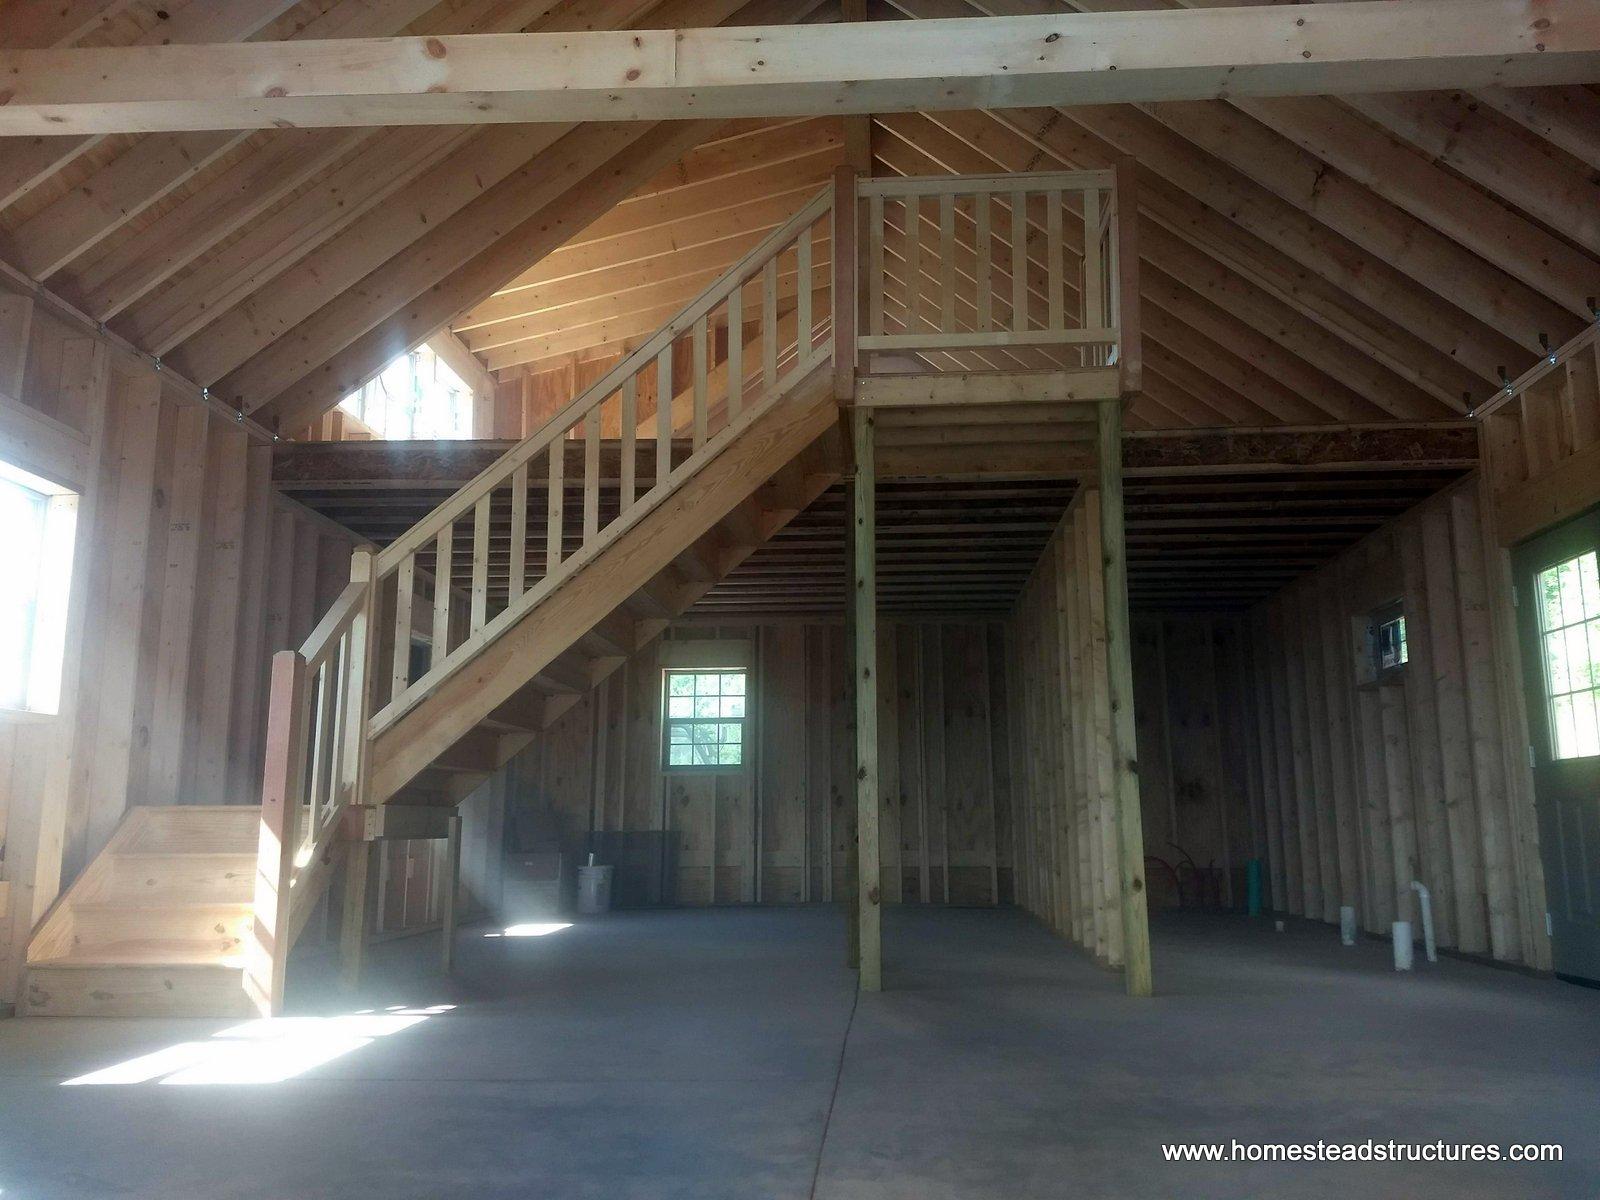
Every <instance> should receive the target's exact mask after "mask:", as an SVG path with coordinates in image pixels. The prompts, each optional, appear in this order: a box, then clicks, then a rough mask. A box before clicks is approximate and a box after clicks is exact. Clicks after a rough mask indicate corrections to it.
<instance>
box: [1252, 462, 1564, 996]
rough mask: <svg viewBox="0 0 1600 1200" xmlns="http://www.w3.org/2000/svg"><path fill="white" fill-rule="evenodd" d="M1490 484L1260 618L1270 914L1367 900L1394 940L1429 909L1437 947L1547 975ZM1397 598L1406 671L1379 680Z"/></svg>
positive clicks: (1373, 928) (1313, 580) (1258, 696)
mask: <svg viewBox="0 0 1600 1200" xmlns="http://www.w3.org/2000/svg"><path fill="white" fill-rule="evenodd" d="M1482 482H1483V481H1482V479H1481V478H1480V477H1478V476H1473V477H1471V478H1469V479H1468V480H1466V481H1463V483H1462V484H1459V485H1456V486H1454V487H1452V488H1450V489H1447V490H1446V491H1445V492H1442V493H1440V494H1439V495H1437V496H1435V497H1433V498H1431V499H1429V500H1428V501H1425V502H1424V503H1423V504H1421V505H1419V506H1418V507H1417V508H1415V509H1413V510H1411V511H1410V512H1409V513H1407V514H1406V515H1404V516H1403V517H1401V518H1399V519H1398V520H1396V521H1394V522H1391V523H1390V524H1389V525H1387V526H1385V527H1384V528H1383V529H1381V530H1379V531H1378V532H1377V533H1375V534H1373V535H1372V536H1370V537H1368V538H1367V539H1366V540H1364V541H1363V542H1361V543H1360V544H1358V545H1357V546H1355V547H1354V548H1352V549H1351V550H1350V551H1348V552H1346V553H1345V554H1343V555H1341V556H1340V557H1339V558H1337V559H1335V560H1334V561H1333V562H1331V563H1329V564H1328V565H1327V566H1325V567H1323V568H1321V569H1320V570H1318V571H1316V572H1314V573H1312V574H1310V575H1308V576H1306V577H1305V578H1303V579H1302V580H1300V581H1298V582H1296V583H1295V584H1293V585H1291V586H1290V587H1289V588H1287V589H1285V590H1284V591H1283V592H1281V593H1280V594H1279V595H1277V596H1276V597H1274V598H1273V599H1272V600H1270V601H1269V602H1267V603H1266V604H1263V605H1261V606H1260V607H1258V608H1257V609H1255V610H1253V611H1252V612H1251V613H1250V615H1249V619H1248V624H1247V626H1246V628H1247V631H1248V637H1247V638H1246V639H1245V640H1244V642H1243V643H1242V646H1241V648H1242V649H1243V650H1244V652H1245V657H1246V658H1247V659H1248V661H1249V667H1250V675H1251V680H1252V691H1253V695H1252V696H1247V697H1246V698H1245V699H1246V704H1247V707H1248V706H1251V705H1252V704H1253V708H1254V714H1255V721H1256V725H1257V735H1256V736H1255V737H1250V738H1246V739H1245V751H1246V754H1247V757H1248V759H1249V781H1250V790H1251V808H1252V811H1253V812H1255V813H1256V814H1257V823H1256V826H1255V828H1254V831H1253V837H1254V838H1255V839H1256V842H1257V845H1258V847H1259V852H1260V853H1262V854H1263V855H1264V857H1265V858H1266V861H1267V862H1268V864H1269V867H1270V870H1269V879H1268V883H1269V887H1270V896H1271V900H1272V903H1273V904H1274V905H1275V906H1276V907H1277V908H1279V909H1281V910H1284V911H1287V912H1290V913H1295V914H1302V915H1305V916H1307V917H1311V918H1313V919H1317V920H1322V921H1330V922H1333V921H1337V920H1338V915H1339V907H1340V906H1341V905H1353V906H1355V908H1356V910H1357V913H1358V914H1359V919H1360V921H1361V924H1362V926H1363V927H1364V928H1365V929H1366V930H1367V931H1368V932H1371V933H1374V934H1380V935H1387V934H1388V932H1389V925H1390V922H1391V921H1393V920H1396V919H1410V920H1412V921H1413V923H1415V921H1416V919H1417V918H1416V912H1415V902H1414V897H1413V894H1412V893H1411V892H1410V891H1409V890H1408V885H1409V884H1410V882H1411V881H1412V880H1413V879H1420V880H1421V881H1422V882H1423V883H1424V884H1425V885H1426V886H1427V887H1428V888H1429V890H1430V892H1431V893H1432V897H1433V909H1434V920H1435V924H1436V927H1437V931H1438V938H1439V944H1440V945H1441V946H1445V947H1450V948H1455V949H1459V950H1461V951H1464V952H1468V953H1473V954H1484V955H1491V956H1493V957H1494V958H1496V959H1499V960H1501V961H1505V962H1513V963H1524V964H1528V965H1532V966H1536V967H1541V968H1548V966H1549V961H1550V960H1549V942H1548V939H1547V937H1546V935H1545V929H1544V917H1543V913H1544V907H1545V903H1544V879H1543V871H1542V868H1541V865H1540V860H1539V849H1538V844H1537V829H1536V825H1535V821H1534V813H1533V807H1532V803H1531V787H1530V786H1529V784H1528V782H1527V779H1526V775H1527V768H1526V763H1525V761H1524V759H1523V755H1522V748H1523V746H1524V745H1525V744H1526V734H1525V732H1523V731H1522V730H1523V727H1522V726H1521V725H1520V724H1519V722H1518V720H1517V719H1516V713H1517V711H1518V710H1517V708H1516V704H1517V702H1518V698H1519V697H1518V692H1519V689H1518V688H1517V687H1516V686H1515V684H1514V680H1515V674H1514V673H1513V672H1512V670H1511V668H1510V666H1509V664H1508V661H1507V658H1506V650H1507V648H1508V647H1507V645H1506V638H1507V637H1508V636H1509V632H1510V631H1509V630H1506V629H1503V628H1501V627H1499V626H1498V623H1497V621H1496V616H1495V605H1496V593H1497V589H1498V587H1499V584H1498V581H1496V580H1495V578H1494V576H1493V573H1492V571H1491V566H1490V562H1489V559H1488V557H1487V554H1486V545H1485V543H1486V538H1485V524H1484V521H1483V519H1482V512H1483V507H1484V503H1483V497H1482V495H1481V484H1482ZM1396 600H1398V601H1400V603H1401V606H1402V610H1403V612H1404V615H1405V618H1406V626H1407V638H1408V642H1409V647H1410V661H1409V663H1408V664H1407V665H1406V666H1405V667H1404V668H1402V669H1401V670H1399V671H1398V672H1395V673H1393V674H1386V675H1384V676H1382V677H1381V678H1377V677H1374V673H1373V672H1372V671H1370V670H1369V669H1368V664H1369V663H1370V654H1369V650H1368V646H1367V636H1368V635H1367V628H1368V625H1369V623H1370V616H1371V614H1372V613H1373V611H1374V610H1375V609H1377V608H1379V607H1381V606H1383V605H1385V604H1390V603H1392V602H1394V601H1396Z"/></svg>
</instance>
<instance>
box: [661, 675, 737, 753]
mask: <svg viewBox="0 0 1600 1200" xmlns="http://www.w3.org/2000/svg"><path fill="white" fill-rule="evenodd" d="M666 699H667V711H666V721H665V730H664V733H665V736H664V738H663V742H664V751H665V760H666V765H667V766H668V767H669V768H672V767H675V768H679V769H688V770H694V769H697V768H705V767H737V766H742V765H743V764H744V722H745V673H744V672H743V671H722V670H718V671H708V670H699V671H668V672H667V687H666Z"/></svg>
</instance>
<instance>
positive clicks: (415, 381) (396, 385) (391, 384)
mask: <svg viewBox="0 0 1600 1200" xmlns="http://www.w3.org/2000/svg"><path fill="white" fill-rule="evenodd" d="M339 407H340V408H342V409H344V410H345V412H347V413H349V414H350V415H351V416H353V417H355V418H356V419H357V420H359V421H360V422H361V423H362V424H363V425H365V426H367V427H368V428H369V429H371V430H372V432H373V433H374V434H375V435H376V436H378V437H380V438H387V439H390V440H394V441H410V440H413V439H418V438H469V437H471V436H472V389H471V388H470V387H468V386H467V385H466V384H465V383H463V382H462V381H461V378H460V376H458V375H457V374H456V373H455V372H454V371H452V370H451V369H450V368H449V367H448V366H447V365H446V364H445V363H444V362H443V361H442V360H441V359H440V358H439V356H438V355H437V354H435V353H434V352H433V350H432V348H431V347H430V346H428V345H427V343H423V344H422V345H420V346H418V347H417V348H416V349H415V350H411V351H408V352H407V353H405V354H402V355H401V356H400V357H399V358H397V359H395V360H394V361H393V362H391V363H390V364H389V365H388V366H387V367H385V368H384V369H383V371H382V372H381V373H380V374H379V375H378V376H377V377H376V378H375V379H372V380H370V381H369V382H368V383H366V384H365V385H363V386H362V388H361V390H360V391H356V392H351V393H350V394H349V395H348V396H346V397H345V398H344V399H343V400H341V401H340V402H339Z"/></svg>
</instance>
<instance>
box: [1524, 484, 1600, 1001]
mask: <svg viewBox="0 0 1600 1200" xmlns="http://www.w3.org/2000/svg"><path fill="white" fill-rule="evenodd" d="M1512 562H1513V566H1514V571H1515V586H1516V596H1515V599H1516V604H1517V621H1518V626H1519V634H1520V637H1521V641H1522V650H1523V676H1524V678H1523V684H1524V687H1525V688H1526V689H1527V695H1528V726H1529V729H1528V733H1529V737H1530V740H1531V747H1532V749H1531V758H1530V761H1531V762H1532V765H1533V774H1534V791H1535V802H1536V805H1537V808H1538V814H1539V845H1540V848H1541V852H1542V853H1543V855H1544V868H1545V887H1546V891H1547V896H1548V899H1547V905H1548V912H1549V924H1550V934H1551V940H1552V944H1553V953H1554V960H1555V970H1556V974H1558V975H1562V976H1566V977H1569V978H1574V979H1582V980H1586V981H1600V508H1595V509H1592V510H1590V511H1589V512H1588V513H1586V514H1584V515H1583V516H1581V517H1577V518H1575V519H1574V520H1571V521H1568V522H1566V523H1564V524H1562V525H1560V526H1558V527H1557V528H1555V529H1552V530H1550V531H1548V532H1546V533H1543V534H1540V535H1539V536H1538V537H1535V538H1533V539H1531V540H1530V541H1527V542H1524V543H1523V544H1522V545H1521V546H1519V547H1518V548H1517V550H1516V552H1515V553H1514V554H1513V556H1512Z"/></svg>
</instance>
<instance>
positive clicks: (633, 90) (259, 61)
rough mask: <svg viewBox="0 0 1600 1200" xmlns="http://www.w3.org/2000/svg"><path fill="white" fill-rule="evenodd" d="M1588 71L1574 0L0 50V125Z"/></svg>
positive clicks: (870, 105)
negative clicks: (1, 101) (0, 99)
mask: <svg viewBox="0 0 1600 1200" xmlns="http://www.w3.org/2000/svg"><path fill="white" fill-rule="evenodd" d="M1112 67H1114V68H1115V70H1112V69H1110V68H1112ZM1596 75H1600V13H1597V12H1596V10H1595V8H1594V5H1593V4H1592V3H1589V2H1588V0H1411V2H1409V3H1406V4H1393V3H1381V2H1378V3H1373V2H1365V3H1334V4H1320V5H1315V6H1306V5H1276V6H1263V7H1258V8H1250V9H1237V8H1232V9H1194V10H1161V11H1148V12H1137V13H1129V12H1113V13H1097V14H1082V13H1079V14H1050V15H1046V16H1024V17H1009V18H991V19H990V20H987V21H985V22H983V23H982V24H981V25H974V24H971V23H967V22H962V23H961V24H956V23H954V22H943V21H928V22H925V23H922V24H920V25H919V26H917V27H914V28H908V27H905V26H899V25H897V24H893V23H885V22H874V23H868V24H860V23H851V24H849V25H845V26H826V25H818V26H804V27H791V26H751V27H732V28H726V29H663V30H642V31H638V32H621V31H605V32H593V33H579V34H570V35H565V34H564V35H559V36H553V35H546V34H479V35H467V36H438V37H410V38H395V39H388V40H381V41H374V40H368V39H354V40H350V39H345V40H332V41H324V42H302V43H299V44H297V45H294V46H288V45H284V44H278V43H257V44H243V45H241V44H231V45H226V44H225V45H208V46H198V47H196V46H137V47H108V48H95V49H85V50H77V49H66V50H63V49H43V50H8V51H0V77H4V78H5V80H6V91H7V93H8V103H6V104H5V105H4V106H0V135H14V136H38V135H46V134H62V133H82V134H92V133H133V132H152V131H160V130H173V131H181V130H202V129H264V128H272V127H282V126H336V125H409V124H482V123H487V122H529V121H587V120H601V121H605V120H613V121H614V120H661V119H669V118H680V119H681V118H691V117H693V118H706V117H735V116H801V115H806V114H812V113H819V114H820V113H845V112H848V113H865V112H876V111H884V112H888V111H907V110H910V109H918V108H925V109H941V108H972V107H986V106H991V105H995V104H1086V103H1102V102H1104V103H1116V102H1127V101H1153V100H1171V99H1194V98H1198V97H1214V96H1219V95H1223V94H1227V95H1229V96H1246V95H1254V96H1271V95H1311V94H1319V93H1329V92H1349V91H1386V90H1402V89H1420V88H1449V87H1488V86H1508V85H1509V86H1528V85H1534V84H1563V83H1582V82H1586V81H1588V80H1591V79H1593V78H1595V77H1596Z"/></svg>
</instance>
